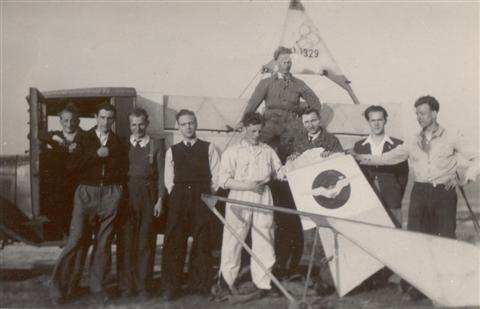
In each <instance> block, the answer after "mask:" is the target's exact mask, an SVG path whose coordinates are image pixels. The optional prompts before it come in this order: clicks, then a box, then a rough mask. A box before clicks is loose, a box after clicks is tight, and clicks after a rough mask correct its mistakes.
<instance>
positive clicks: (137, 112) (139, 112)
mask: <svg viewBox="0 0 480 309" xmlns="http://www.w3.org/2000/svg"><path fill="white" fill-rule="evenodd" d="M130 116H133V117H143V119H145V121H148V113H147V111H146V110H145V109H143V108H141V107H135V108H134V109H133V110H132V111H131V112H130V113H129V114H128V117H129V118H130Z"/></svg>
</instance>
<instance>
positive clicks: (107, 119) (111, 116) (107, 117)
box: [95, 109, 115, 133]
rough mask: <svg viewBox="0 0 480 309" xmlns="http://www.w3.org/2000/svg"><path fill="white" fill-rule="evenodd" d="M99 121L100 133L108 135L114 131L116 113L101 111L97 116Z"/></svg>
mask: <svg viewBox="0 0 480 309" xmlns="http://www.w3.org/2000/svg"><path fill="white" fill-rule="evenodd" d="M95 119H96V120H97V128H98V131H100V132H102V133H107V132H109V131H110V130H111V129H112V125H113V123H114V122H115V112H114V111H107V110H104V109H101V110H100V111H99V112H98V114H97V115H96V116H95Z"/></svg>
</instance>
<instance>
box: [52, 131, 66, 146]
mask: <svg viewBox="0 0 480 309" xmlns="http://www.w3.org/2000/svg"><path fill="white" fill-rule="evenodd" d="M52 140H53V141H55V142H57V143H58V145H60V147H65V146H66V145H67V141H66V140H65V139H63V138H62V137H61V136H58V135H56V134H54V135H53V136H52Z"/></svg>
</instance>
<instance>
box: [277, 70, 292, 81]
mask: <svg viewBox="0 0 480 309" xmlns="http://www.w3.org/2000/svg"><path fill="white" fill-rule="evenodd" d="M291 76H292V74H291V73H290V72H288V73H280V72H277V73H275V75H274V77H275V79H283V80H287V79H290V77H291Z"/></svg>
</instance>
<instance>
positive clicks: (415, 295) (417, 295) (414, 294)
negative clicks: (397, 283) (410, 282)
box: [407, 286, 426, 301]
mask: <svg viewBox="0 0 480 309" xmlns="http://www.w3.org/2000/svg"><path fill="white" fill-rule="evenodd" d="M407 294H408V297H410V300H412V301H417V300H421V299H424V298H426V296H425V295H423V293H422V292H420V291H419V290H417V289H416V288H414V287H413V286H412V287H410V289H409V290H408V291H407Z"/></svg>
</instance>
